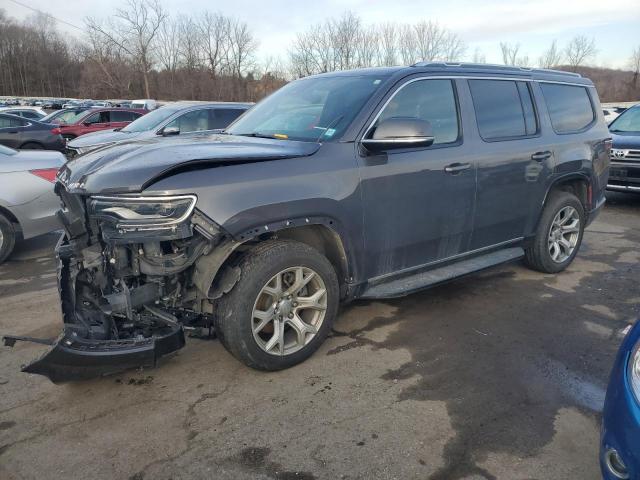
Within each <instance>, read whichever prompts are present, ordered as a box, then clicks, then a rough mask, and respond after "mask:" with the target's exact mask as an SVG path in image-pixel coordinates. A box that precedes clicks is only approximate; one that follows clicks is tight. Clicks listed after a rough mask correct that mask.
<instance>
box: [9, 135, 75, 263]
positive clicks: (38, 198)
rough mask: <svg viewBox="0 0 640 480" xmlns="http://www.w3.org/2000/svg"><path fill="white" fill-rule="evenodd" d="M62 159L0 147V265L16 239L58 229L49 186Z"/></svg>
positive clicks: (56, 203)
mask: <svg viewBox="0 0 640 480" xmlns="http://www.w3.org/2000/svg"><path fill="white" fill-rule="evenodd" d="M64 161H65V159H64V156H63V155H62V154H61V153H60V152H55V151H44V150H43V151H33V150H21V151H18V150H14V149H12V148H9V147H5V146H4V145H0V263H2V262H3V261H4V260H6V259H7V257H8V256H9V255H10V254H11V251H12V250H13V247H14V245H15V243H16V240H17V239H19V238H22V239H27V238H31V237H35V236H37V235H42V234H44V233H48V232H51V231H54V230H57V229H59V228H60V227H61V225H60V223H59V221H58V219H57V217H56V212H57V211H58V210H59V209H60V203H59V200H58V197H57V196H56V194H55V193H54V191H53V185H54V182H55V178H56V173H57V172H58V169H59V168H60V167H61V166H62V165H63V164H64Z"/></svg>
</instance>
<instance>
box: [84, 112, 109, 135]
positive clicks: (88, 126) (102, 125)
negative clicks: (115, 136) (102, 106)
mask: <svg viewBox="0 0 640 480" xmlns="http://www.w3.org/2000/svg"><path fill="white" fill-rule="evenodd" d="M107 128H111V112H109V111H108V110H107V111H101V112H95V113H92V114H91V115H89V116H88V117H87V118H86V119H85V120H84V121H83V128H82V131H81V134H82V135H84V134H85V133H91V132H98V131H100V130H105V129H107Z"/></svg>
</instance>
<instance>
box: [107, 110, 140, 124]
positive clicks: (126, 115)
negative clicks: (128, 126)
mask: <svg viewBox="0 0 640 480" xmlns="http://www.w3.org/2000/svg"><path fill="white" fill-rule="evenodd" d="M136 118H138V117H137V116H136V115H135V114H134V113H133V112H123V111H121V110H113V111H112V112H111V121H112V122H132V121H134V120H135V119H136Z"/></svg>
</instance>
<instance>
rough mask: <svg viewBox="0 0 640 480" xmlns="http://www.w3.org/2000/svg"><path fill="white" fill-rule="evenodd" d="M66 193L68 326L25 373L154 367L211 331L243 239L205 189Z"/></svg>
mask: <svg viewBox="0 0 640 480" xmlns="http://www.w3.org/2000/svg"><path fill="white" fill-rule="evenodd" d="M56 193H57V194H58V195H59V196H60V198H61V199H62V204H63V209H62V210H61V211H60V212H58V216H59V219H60V221H61V222H62V224H63V225H64V229H65V233H64V235H63V237H62V238H61V239H60V241H59V242H58V245H57V247H56V254H57V258H58V262H59V264H58V285H59V290H60V298H61V303H62V315H63V321H64V330H63V332H62V334H61V335H60V336H59V337H58V338H57V340H55V341H54V342H53V348H52V349H51V350H50V351H48V352H47V353H46V354H45V355H43V356H42V357H41V358H39V359H38V360H36V361H34V362H33V363H31V364H29V365H27V366H25V367H24V368H23V371H25V372H29V373H37V374H41V375H45V376H47V377H48V378H49V379H51V380H52V381H53V382H55V383H58V382H64V381H70V380H78V379H85V378H90V377H95V376H100V375H105V374H110V373H115V372H118V371H122V370H124V369H129V368H136V367H152V366H155V364H156V361H157V359H158V358H159V357H161V356H163V355H166V354H168V353H171V352H174V351H176V350H178V349H180V348H182V347H183V346H184V344H185V337H184V330H185V329H194V330H199V331H205V330H206V329H209V331H210V329H211V327H212V325H213V307H212V303H211V301H210V300H211V297H210V292H209V290H210V286H211V281H212V279H213V277H214V275H215V274H216V273H217V270H218V269H219V267H220V265H221V264H222V262H223V260H224V258H226V256H227V253H228V252H231V251H232V250H233V245H234V243H233V242H232V241H231V240H228V239H225V236H224V235H223V233H222V232H221V231H220V229H219V227H218V226H217V225H216V224H215V223H214V222H212V221H211V220H210V219H208V218H207V217H206V216H205V215H203V214H202V213H200V212H199V211H198V210H196V209H195V203H196V197H195V196H193V195H182V196H163V197H144V196H133V195H118V196H89V195H85V194H77V193H69V192H68V191H67V190H66V189H65V188H64V186H63V185H62V184H61V183H58V184H57V185H56ZM221 252H222V253H221ZM224 252H227V253H224ZM16 340H25V339H24V338H21V337H5V343H6V344H7V345H12V344H13V343H15V341H16ZM26 340H30V339H26ZM31 340H32V339H31Z"/></svg>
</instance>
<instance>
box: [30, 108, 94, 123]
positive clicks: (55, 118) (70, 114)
mask: <svg viewBox="0 0 640 480" xmlns="http://www.w3.org/2000/svg"><path fill="white" fill-rule="evenodd" d="M87 110H89V107H76V108H63V109H62V110H56V111H55V112H52V113H50V114H49V115H47V116H46V117H43V118H41V119H40V121H41V122H43V123H58V124H60V123H68V122H69V121H70V120H72V119H74V118H76V117H77V116H78V115H79V114H80V113H82V112H86V111H87Z"/></svg>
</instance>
